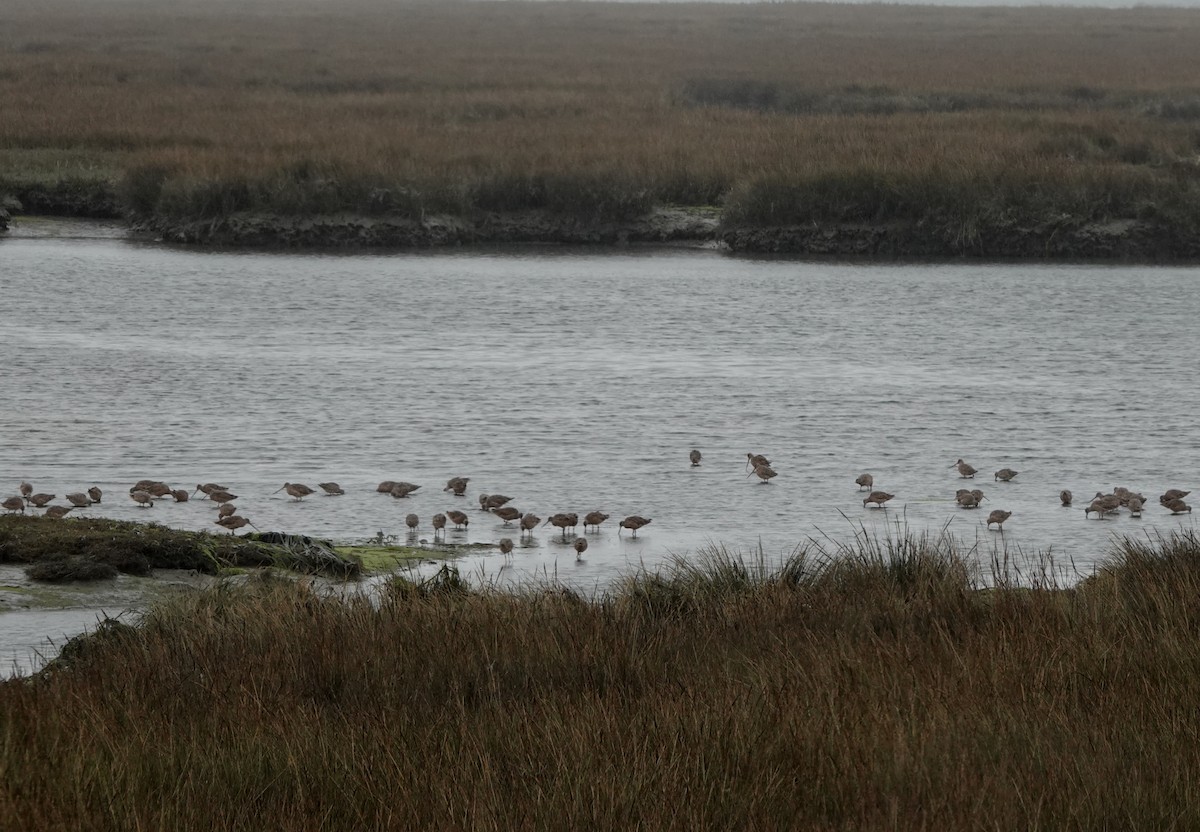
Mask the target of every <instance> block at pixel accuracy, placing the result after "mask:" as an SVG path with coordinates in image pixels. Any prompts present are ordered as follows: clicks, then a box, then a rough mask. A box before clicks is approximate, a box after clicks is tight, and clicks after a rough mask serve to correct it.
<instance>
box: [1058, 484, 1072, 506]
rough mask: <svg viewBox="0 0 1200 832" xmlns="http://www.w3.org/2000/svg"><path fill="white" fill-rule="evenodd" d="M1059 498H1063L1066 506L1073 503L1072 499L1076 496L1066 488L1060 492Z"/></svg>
mask: <svg viewBox="0 0 1200 832" xmlns="http://www.w3.org/2000/svg"><path fill="white" fill-rule="evenodd" d="M1058 499H1060V500H1062V504H1063V505H1064V506H1069V505H1071V500H1073V499H1075V497H1074V495H1073V494H1072V493H1071V492H1070V491H1069V490H1067V489H1066V488H1064V489H1063V490H1062V491H1060V492H1058Z"/></svg>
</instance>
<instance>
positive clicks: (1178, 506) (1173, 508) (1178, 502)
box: [1162, 497, 1192, 514]
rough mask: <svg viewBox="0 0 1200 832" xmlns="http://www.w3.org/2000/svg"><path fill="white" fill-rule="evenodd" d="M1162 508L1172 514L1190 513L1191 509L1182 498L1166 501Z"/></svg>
mask: <svg viewBox="0 0 1200 832" xmlns="http://www.w3.org/2000/svg"><path fill="white" fill-rule="evenodd" d="M1162 505H1163V508H1165V509H1167V510H1168V511H1169V512H1171V513H1172V514H1183V513H1184V512H1187V513H1188V514H1191V513H1192V507H1191V506H1189V505H1188V504H1187V503H1185V502H1184V501H1183V498H1182V497H1176V498H1175V499H1174V500H1167V501H1166V502H1165V503H1163V504H1162Z"/></svg>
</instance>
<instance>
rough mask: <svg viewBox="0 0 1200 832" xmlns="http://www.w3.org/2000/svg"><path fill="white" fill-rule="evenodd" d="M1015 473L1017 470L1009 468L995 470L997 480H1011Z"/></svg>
mask: <svg viewBox="0 0 1200 832" xmlns="http://www.w3.org/2000/svg"><path fill="white" fill-rule="evenodd" d="M1016 475H1017V472H1016V471H1014V470H1013V469H1011V468H1001V469H1000V470H999V471H997V472H996V481H997V482H1011V481H1012V478H1013V477H1015V476H1016Z"/></svg>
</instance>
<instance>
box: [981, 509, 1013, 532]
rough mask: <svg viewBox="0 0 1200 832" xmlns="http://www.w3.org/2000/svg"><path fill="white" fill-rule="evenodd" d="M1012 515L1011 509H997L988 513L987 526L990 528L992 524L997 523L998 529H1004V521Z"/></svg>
mask: <svg viewBox="0 0 1200 832" xmlns="http://www.w3.org/2000/svg"><path fill="white" fill-rule="evenodd" d="M1010 517H1012V512H1011V511H1002V510H1001V509H996V510H995V511H993V512H992V513H991V514H989V515H988V519H987V526H988V528H989V529H990V528H991V527H992V524H993V523H995V524H996V528H997V529H999V530H1000V531H1004V521H1005V520H1007V519H1008V518H1010Z"/></svg>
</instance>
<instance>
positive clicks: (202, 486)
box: [134, 480, 229, 494]
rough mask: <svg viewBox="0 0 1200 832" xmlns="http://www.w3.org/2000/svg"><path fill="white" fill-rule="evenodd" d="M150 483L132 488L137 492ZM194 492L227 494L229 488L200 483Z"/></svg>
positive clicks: (142, 482) (143, 482)
mask: <svg viewBox="0 0 1200 832" xmlns="http://www.w3.org/2000/svg"><path fill="white" fill-rule="evenodd" d="M152 482H153V480H142V481H141V482H139V483H138V484H137V485H135V486H134V488H137V489H138V490H144V489H143V488H141V486H144V485H149V484H151V483H152ZM196 491H203V492H204V493H205V494H211V493H213V492H214V491H226V492H227V491H229V488H228V486H224V485H220V484H219V483H215V482H205V483H201V484H200V485H197V486H196ZM196 491H193V492H192V493H193V494H195V493H196Z"/></svg>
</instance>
